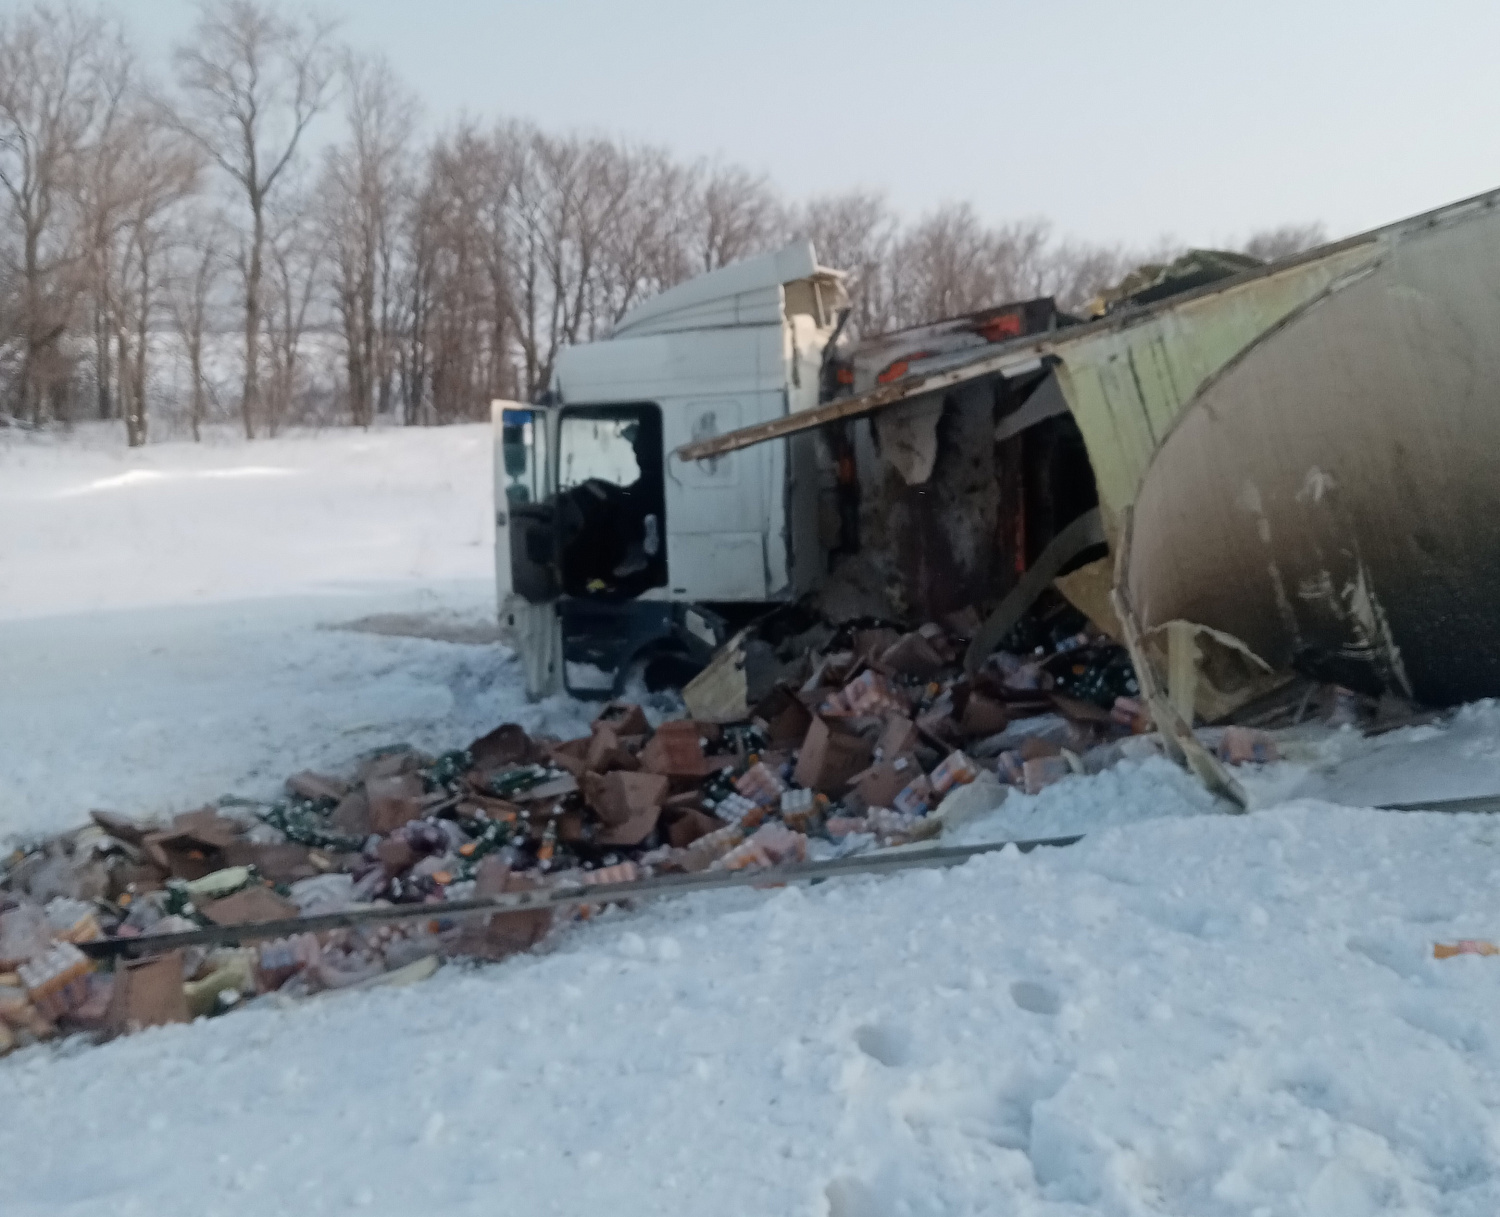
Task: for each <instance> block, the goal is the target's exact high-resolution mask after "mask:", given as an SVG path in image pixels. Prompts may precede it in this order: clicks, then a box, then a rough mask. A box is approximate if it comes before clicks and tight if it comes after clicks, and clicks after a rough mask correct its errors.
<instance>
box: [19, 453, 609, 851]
mask: <svg viewBox="0 0 1500 1217" xmlns="http://www.w3.org/2000/svg"><path fill="white" fill-rule="evenodd" d="M3 438H6V439H8V440H9V442H0V519H4V520H5V521H6V522H7V527H6V528H5V529H3V530H0V763H3V771H4V773H5V777H6V780H5V781H4V782H3V783H0V840H3V839H4V838H5V837H7V836H10V835H14V834H33V833H41V832H46V831H57V830H59V829H64V828H70V827H72V826H74V825H76V824H77V823H79V822H80V820H81V819H82V818H83V816H84V815H85V813H86V812H87V811H88V810H89V809H90V808H91V807H107V808H112V809H115V810H119V811H125V812H130V813H143V812H177V811H184V810H188V809H190V808H192V807H199V806H202V805H203V804H204V803H205V802H207V801H208V800H210V799H214V798H217V797H219V796H220V795H223V794H226V793H235V794H239V795H243V796H245V797H252V798H254V797H266V796H268V795H272V794H275V793H276V792H277V791H278V790H279V788H280V786H281V782H282V780H283V779H284V778H285V777H286V775H287V774H288V773H292V772H295V771H296V770H297V769H300V768H316V767H319V766H323V767H327V766H333V765H338V764H342V763H344V762H346V761H347V760H348V759H349V758H350V757H351V756H353V755H354V754H356V753H358V752H360V751H362V750H364V749H367V748H372V747H376V746H379V745H382V744H388V743H391V742H393V741H410V742H411V743H413V744H416V745H417V746H419V747H424V748H428V749H432V750H441V749H443V748H451V747H461V746H463V745H464V744H466V743H468V741H469V740H471V739H473V738H474V737H475V736H476V735H478V734H481V733H483V732H484V731H487V730H489V729H490V728H491V727H493V726H494V725H495V724H496V723H498V722H501V721H504V720H507V719H511V720H515V721H520V722H522V723H523V724H524V725H526V726H527V727H528V728H535V729H539V730H551V731H554V732H557V733H559V734H563V735H572V734H576V733H577V732H578V731H579V730H581V729H582V728H583V726H584V725H585V724H586V723H587V721H588V718H589V717H590V715H589V713H588V711H587V709H586V708H585V707H582V706H579V705H578V704H577V703H573V702H571V701H567V700H564V699H557V700H554V701H552V702H549V703H546V704H543V705H540V706H528V705H526V703H525V700H524V697H523V696H522V695H521V693H520V683H521V676H520V673H519V667H518V664H517V661H516V659H515V657H514V656H513V655H512V654H511V653H510V652H509V650H508V649H506V648H504V647H502V646H499V645H497V644H495V643H493V642H490V643H488V644H487V645H482V646H456V645H453V644H451V643H447V642H441V641H433V640H431V639H429V638H413V637H402V636H400V635H399V634H397V635H392V634H390V633H385V632H381V633H376V632H373V631H377V630H379V631H384V630H389V629H391V628H395V629H397V630H403V629H404V630H406V631H408V632H409V631H413V630H415V631H418V632H424V633H428V634H437V635H440V636H441V635H444V634H454V633H462V631H463V630H465V629H467V630H469V631H471V632H473V633H475V634H476V635H477V636H481V637H482V636H483V635H484V633H485V632H486V631H488V632H489V633H490V634H491V635H493V632H494V622H495V591H494V569H493V561H494V558H493V552H494V551H493V548H492V544H493V542H492V531H493V530H492V526H491V524H490V511H491V507H490V486H491V481H490V477H491V475H490V460H491V456H490V453H491V446H490V431H489V428H488V427H483V426H469V427H453V428H447V429H443V430H422V429H418V430H410V431H403V430H388V431H374V432H370V433H368V434H366V433H362V432H336V433H327V434H324V435H320V436H317V435H294V436H290V437H285V438H277V439H275V440H267V441H258V442H256V443H254V444H246V443H244V442H242V441H240V442H235V441H233V440H232V439H231V438H223V439H221V441H220V442H218V443H212V444H202V445H196V444H192V443H168V444H160V445H152V446H148V447H146V448H144V449H140V450H136V451H130V450H128V449H125V448H123V447H121V446H120V445H119V440H118V438H117V437H114V436H113V435H111V434H107V433H102V432H99V431H94V432H84V433H83V434H82V435H80V436H76V437H73V438H71V439H67V440H61V441H59V440H57V439H54V438H51V437H42V438H34V437H31V436H14V437H3ZM351 623H352V624H356V625H358V626H360V627H361V628H359V629H357V630H356V629H349V628H338V627H340V626H348V625H350V624H351Z"/></svg>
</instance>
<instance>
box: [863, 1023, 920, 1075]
mask: <svg viewBox="0 0 1500 1217" xmlns="http://www.w3.org/2000/svg"><path fill="white" fill-rule="evenodd" d="M854 1042H855V1044H857V1045H858V1046H859V1050H860V1051H861V1052H863V1053H864V1054H865V1055H866V1056H868V1057H871V1058H872V1059H874V1060H877V1061H879V1062H880V1063H881V1064H882V1065H885V1066H888V1067H889V1068H892V1069H895V1068H897V1067H898V1066H901V1065H905V1064H906V1063H907V1062H908V1061H909V1060H911V1036H910V1035H909V1034H907V1032H905V1031H903V1030H902V1029H901V1028H900V1027H892V1026H890V1025H889V1024H885V1023H866V1024H865V1025H864V1026H863V1027H861V1028H859V1030H857V1031H856V1032H855V1033H854Z"/></svg>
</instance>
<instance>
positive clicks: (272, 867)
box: [224, 840, 318, 883]
mask: <svg viewBox="0 0 1500 1217" xmlns="http://www.w3.org/2000/svg"><path fill="white" fill-rule="evenodd" d="M310 854H311V851H310V850H309V849H308V848H307V846H305V845H298V844H297V843H296V842H294V841H284V842H281V843H279V844H275V845H262V844H257V843H255V842H252V841H245V840H239V841H236V842H234V843H233V844H232V845H229V846H227V847H226V848H225V850H224V865H225V866H253V867H255V869H256V870H258V871H259V872H260V873H261V875H262V877H264V878H266V879H269V880H271V882H272V883H295V882H296V881H297V880H298V879H310V878H311V877H312V876H313V875H316V874H317V873H318V869H317V867H315V866H314V865H313V864H312V861H311V858H310Z"/></svg>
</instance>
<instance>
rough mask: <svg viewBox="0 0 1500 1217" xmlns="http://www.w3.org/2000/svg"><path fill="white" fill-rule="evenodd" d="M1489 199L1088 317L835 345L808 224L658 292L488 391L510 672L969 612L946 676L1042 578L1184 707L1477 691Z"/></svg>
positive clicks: (1204, 276) (1219, 258)
mask: <svg viewBox="0 0 1500 1217" xmlns="http://www.w3.org/2000/svg"><path fill="white" fill-rule="evenodd" d="M1497 202H1500V191H1497V192H1493V193H1489V194H1484V195H1480V196H1477V197H1475V198H1471V199H1467V200H1464V201H1462V202H1458V203H1454V204H1451V205H1449V206H1446V207H1442V208H1439V209H1437V210H1435V211H1432V212H1428V213H1425V214H1422V215H1418V216H1415V217H1412V218H1410V219H1407V220H1403V221H1400V222H1398V223H1395V224H1391V225H1388V226H1386V227H1383V228H1379V229H1376V230H1374V231H1371V232H1368V233H1364V234H1361V235H1359V236H1355V237H1350V238H1348V239H1345V240H1341V241H1338V242H1334V243H1332V244H1328V245H1325V246H1322V247H1320V248H1317V249H1314V250H1311V251H1308V252H1306V253H1303V254H1299V255H1297V256H1294V257H1291V258H1286V259H1283V260H1281V261H1278V262H1275V263H1272V264H1269V265H1262V264H1258V263H1252V262H1250V261H1249V260H1246V259H1238V260H1236V259H1234V258H1233V257H1232V256H1231V257H1227V258H1226V257H1225V256H1223V255H1215V254H1212V253H1204V252H1201V251H1198V252H1195V253H1193V254H1190V255H1188V256H1187V257H1185V258H1184V259H1181V260H1179V262H1178V263H1176V264H1174V265H1173V266H1172V267H1170V268H1166V269H1164V270H1163V271H1162V272H1161V273H1160V274H1157V275H1155V276H1154V277H1153V276H1151V275H1147V276H1143V277H1138V280H1137V281H1136V282H1134V283H1133V284H1131V285H1129V286H1130V290H1129V291H1126V292H1122V293H1116V294H1115V296H1114V298H1113V299H1112V300H1111V301H1110V302H1109V304H1108V307H1107V309H1106V310H1105V311H1104V312H1103V315H1102V316H1098V317H1095V318H1093V319H1090V320H1080V319H1076V318H1072V317H1068V316H1065V315H1063V314H1061V313H1059V312H1058V310H1057V309H1056V308H1055V307H1054V305H1053V303H1052V301H1050V300H1046V299H1042V300H1031V301H1025V302H1020V303H1011V304H1005V305H1001V306H998V307H996V308H993V309H989V310H985V311H983V312H979V313H975V314H970V315H967V316H964V317H960V318H955V319H952V320H949V321H944V322H939V323H937V324H934V325H928V326H922V327H917V328H915V329H910V330H905V331H900V332H897V333H892V334H887V335H881V336H874V337H868V338H856V337H855V336H853V335H851V334H850V333H849V332H848V324H847V322H848V316H849V303H848V295H847V292H846V290H845V287H844V282H843V276H842V275H841V274H840V273H839V272H837V271H835V270H831V269H828V268H825V267H822V266H819V265H818V263H817V260H816V257H815V255H814V252H813V250H812V248H811V247H810V246H809V245H807V244H805V243H802V244H796V245H792V246H790V247H788V248H787V249H784V250H781V251H780V252H778V253H775V254H771V255H767V256H764V257H759V258H754V259H750V260H747V261H745V262H741V263H739V264H736V265H733V266H730V267H726V268H724V269H722V270H719V271H716V272H713V273H711V274H708V275H705V276H702V277H701V278H698V279H695V280H692V281H691V282H688V283H685V284H682V285H680V286H678V287H675V288H672V289H670V290H668V291H665V292H663V293H661V294H660V295H658V296H656V297H654V298H653V299H650V300H648V301H646V302H644V303H643V304H640V305H638V306H636V308H634V309H633V310H631V311H630V312H628V313H627V314H626V315H625V316H624V317H623V318H622V319H621V321H620V322H619V324H618V325H616V327H615V328H614V330H613V332H612V333H611V335H610V336H609V337H608V338H606V339H604V340H602V341H599V342H593V343H589V344H586V345H581V346H577V347H573V348H570V349H567V350H565V351H563V352H562V353H561V354H560V356H559V358H558V361H557V367H556V372H555V375H554V377H553V381H552V384H551V385H550V387H549V390H548V392H547V393H546V394H545V396H544V397H543V399H542V400H540V401H538V402H536V403H533V404H526V405H523V404H520V403H513V402H497V403H495V407H494V420H495V426H496V506H497V512H496V522H497V529H496V562H497V573H498V579H499V585H500V593H501V604H502V617H503V619H504V621H505V622H506V623H507V624H508V625H509V626H510V627H511V628H512V630H514V632H515V637H516V639H517V645H518V647H519V649H520V651H521V653H522V655H523V657H524V659H525V661H526V665H527V674H528V687H529V689H530V691H531V692H532V693H533V694H534V695H543V694H546V693H548V692H551V691H554V690H556V689H560V688H566V689H568V690H569V691H571V692H573V693H575V694H586V695H587V694H595V695H608V694H611V693H614V692H618V691H619V690H620V689H621V688H622V687H623V685H624V683H625V682H626V681H627V680H629V679H631V678H632V677H633V676H636V675H643V676H645V677H646V679H647V681H648V683H654V684H675V683H681V682H682V681H684V680H686V679H687V678H688V677H690V676H692V675H693V673H695V672H697V671H698V670H699V669H701V668H703V667H704V665H705V664H707V663H708V661H709V660H710V658H711V657H712V656H713V655H714V654H715V652H716V651H718V650H719V648H721V647H723V646H724V644H725V643H726V642H728V641H729V640H730V639H731V638H732V637H734V636H735V635H736V634H737V632H738V631H740V630H741V629H742V628H743V627H744V626H746V625H747V624H748V623H750V622H752V621H754V620H755V619H757V618H758V617H760V616H762V615H763V614H766V613H767V612H768V611H771V610H773V609H775V608H776V607H777V606H779V605H787V604H792V603H802V604H810V605H812V606H814V607H815V608H816V609H817V611H819V612H821V613H823V614H825V615H826V616H828V617H830V618H832V619H835V620H839V619H847V618H850V617H858V616H861V615H865V616H873V617H884V618H893V619H898V620H906V621H922V620H932V619H939V618H940V617H941V616H942V615H943V614H946V613H951V612H954V611H957V610H960V609H963V608H965V607H976V608H978V609H979V610H980V611H981V616H982V617H983V625H982V626H981V627H980V628H979V629H978V630H977V631H976V634H975V637H974V639H973V641H972V643H971V645H970V647H969V653H968V656H967V662H968V664H969V666H970V667H971V668H973V667H976V666H977V665H978V664H980V663H982V662H983V660H984V658H985V657H986V655H987V654H988V653H989V652H990V651H991V650H993V649H994V648H995V647H996V646H997V645H998V644H999V642H1000V641H1001V639H1002V638H1003V637H1004V636H1005V634H1006V632H1007V631H1008V630H1009V629H1010V628H1011V627H1012V626H1013V625H1014V624H1015V623H1016V622H1018V621H1019V620H1020V619H1021V618H1022V617H1023V616H1024V615H1025V613H1026V612H1027V611H1028V610H1029V609H1030V608H1031V607H1032V605H1033V604H1034V603H1035V602H1036V600H1037V599H1038V597H1040V596H1042V595H1043V594H1045V593H1046V592H1047V590H1048V589H1049V588H1053V589H1055V590H1056V591H1057V592H1060V593H1061V594H1062V595H1063V596H1064V597H1066V598H1067V599H1068V600H1069V601H1071V602H1072V603H1073V604H1074V605H1075V606H1076V607H1077V608H1078V609H1080V610H1081V611H1082V612H1083V613H1084V614H1085V615H1087V616H1088V617H1089V618H1090V619H1091V620H1092V621H1093V622H1094V623H1095V624H1096V625H1097V626H1099V627H1100V628H1101V629H1102V630H1104V631H1105V632H1107V633H1110V634H1111V635H1113V636H1115V637H1116V638H1117V639H1120V640H1121V641H1124V642H1126V643H1127V644H1128V645H1129V646H1130V647H1131V651H1132V657H1133V658H1134V660H1135V662H1136V666H1137V668H1138V669H1143V671H1142V686H1143V691H1144V692H1146V693H1147V694H1148V696H1149V695H1151V694H1152V692H1153V690H1154V689H1156V687H1157V686H1159V690H1158V691H1159V700H1160V701H1161V702H1162V703H1164V704H1165V705H1166V706H1169V707H1171V708H1172V712H1174V713H1175V714H1177V715H1178V716H1180V718H1181V719H1182V720H1185V721H1186V722H1188V723H1189V724H1190V723H1191V722H1192V721H1193V720H1195V719H1196V720H1198V721H1204V722H1213V721H1221V720H1224V719H1226V718H1227V717H1229V716H1231V715H1232V714H1234V713H1235V712H1236V710H1238V709H1239V708H1241V707H1243V706H1245V705H1246V704H1247V703H1250V702H1252V701H1256V700H1257V699H1263V698H1265V697H1267V696H1274V694H1275V690H1276V689H1277V688H1278V687H1283V686H1285V685H1286V684H1287V682H1288V681H1290V680H1291V679H1292V677H1293V675H1294V674H1298V673H1300V674H1302V675H1303V676H1306V677H1310V678H1312V679H1316V680H1320V681H1329V682H1333V683H1337V684H1340V685H1344V686H1346V687H1349V688H1352V689H1355V690H1358V691H1362V692H1366V693H1369V694H1372V695H1382V694H1384V695H1390V696H1394V697H1397V698H1400V699H1403V700H1405V701H1408V702H1411V703H1415V704H1420V705H1427V706H1442V705H1449V704H1454V703H1457V702H1461V701H1466V700H1471V699H1474V698H1478V697H1483V696H1492V695H1496V694H1500V647H1496V646H1494V645H1493V641H1494V636H1495V620H1496V618H1495V611H1494V607H1493V606H1494V604H1495V602H1496V596H1497V592H1500V478H1497V477H1496V476H1495V473H1494V464H1495V454H1496V453H1500V339H1497V337H1496V335H1497V334H1500V211H1497ZM1101 307H1102V306H1101ZM1153 708H1155V705H1153Z"/></svg>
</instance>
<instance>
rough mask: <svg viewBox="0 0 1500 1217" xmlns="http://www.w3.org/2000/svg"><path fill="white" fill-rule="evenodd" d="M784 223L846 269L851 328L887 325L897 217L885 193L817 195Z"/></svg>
mask: <svg viewBox="0 0 1500 1217" xmlns="http://www.w3.org/2000/svg"><path fill="white" fill-rule="evenodd" d="M790 227H791V228H792V229H793V230H794V231H796V232H797V233H798V234H800V235H801V236H805V237H807V238H808V239H809V240H810V241H812V243H813V248H814V249H816V250H817V253H818V259H819V261H821V262H823V263H824V264H825V265H827V266H831V267H833V268H834V269H836V270H842V271H845V272H846V273H847V274H848V276H849V279H848V287H849V297H850V300H851V302H852V303H853V306H854V318H853V320H854V325H855V328H856V329H857V331H858V332H859V333H861V334H878V333H880V332H881V331H882V330H887V329H890V328H891V325H892V324H893V322H894V317H893V303H894V302H893V300H892V296H891V284H890V278H889V275H888V273H887V271H888V268H889V263H890V258H891V248H892V246H893V244H894V243H895V239H896V230H897V223H896V217H895V215H894V213H893V212H892V211H891V209H890V207H889V205H888V204H887V203H886V201H885V196H884V195H881V194H878V193H876V192H874V191H869V190H854V191H850V192H849V193H847V194H833V195H823V196H821V197H819V198H815V199H811V200H809V201H808V202H807V203H805V204H803V206H802V207H800V208H799V209H798V210H797V211H796V212H795V213H794V214H793V216H792V218H791V222H790Z"/></svg>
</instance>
